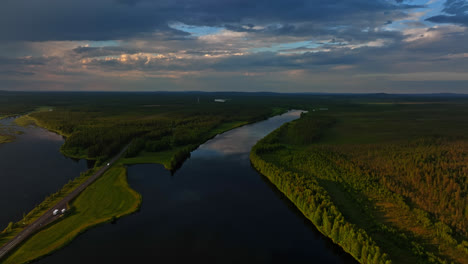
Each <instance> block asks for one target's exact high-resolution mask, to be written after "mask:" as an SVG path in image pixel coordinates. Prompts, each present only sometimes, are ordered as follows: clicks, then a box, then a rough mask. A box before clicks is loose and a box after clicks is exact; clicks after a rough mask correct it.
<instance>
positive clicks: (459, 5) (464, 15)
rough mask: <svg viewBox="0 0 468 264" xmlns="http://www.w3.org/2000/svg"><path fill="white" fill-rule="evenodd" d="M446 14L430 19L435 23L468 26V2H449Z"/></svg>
mask: <svg viewBox="0 0 468 264" xmlns="http://www.w3.org/2000/svg"><path fill="white" fill-rule="evenodd" d="M443 12H444V13H445V14H442V15H437V16H433V17H430V18H428V19H427V20H428V21H430V22H434V23H452V24H461V25H465V26H468V2H467V1H466V0H447V1H446V2H445V4H444V9H443Z"/></svg>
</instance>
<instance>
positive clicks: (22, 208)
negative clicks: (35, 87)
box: [0, 118, 88, 230]
mask: <svg viewBox="0 0 468 264" xmlns="http://www.w3.org/2000/svg"><path fill="white" fill-rule="evenodd" d="M14 119H15V118H6V119H1V120H0V125H2V126H3V127H6V128H8V129H10V130H11V131H21V132H22V133H23V134H21V135H15V137H16V139H15V141H13V142H9V143H4V144H0V208H1V213H0V229H1V230H3V229H4V228H5V227H6V226H7V225H8V223H9V222H10V221H18V220H20V219H21V218H22V217H23V213H28V212H29V211H31V210H32V209H33V208H34V207H35V206H36V205H37V204H39V203H40V202H42V201H43V200H44V198H45V197H46V196H48V195H50V194H52V193H55V192H56V191H58V190H59V189H60V188H61V187H62V186H63V185H64V184H66V183H67V182H68V181H69V180H70V179H73V178H75V177H77V176H79V175H80V172H83V171H85V170H86V169H87V168H88V166H87V162H86V160H80V161H76V160H73V159H69V158H66V157H64V156H63V155H62V154H61V153H60V146H61V145H62V144H63V143H64V139H63V137H62V136H60V135H57V134H55V133H52V132H49V131H47V130H46V129H43V128H39V127H32V126H30V127H26V128H24V127H20V126H17V125H15V123H14Z"/></svg>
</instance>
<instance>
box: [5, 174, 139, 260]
mask: <svg viewBox="0 0 468 264" xmlns="http://www.w3.org/2000/svg"><path fill="white" fill-rule="evenodd" d="M126 177H127V175H126V169H125V167H123V166H121V165H116V166H114V167H112V168H110V169H109V170H108V171H107V172H106V173H105V174H104V175H103V176H102V177H101V178H99V179H98V180H97V181H96V182H95V183H93V185H92V186H90V188H87V189H86V190H85V191H83V193H81V194H80V195H79V196H78V197H77V198H76V199H75V200H74V201H73V202H72V203H71V204H70V209H69V212H68V213H67V215H66V216H65V217H64V219H62V220H61V221H59V222H57V223H55V224H53V225H51V226H50V227H48V228H46V229H44V230H42V231H40V232H39V233H37V234H36V235H34V236H33V237H31V238H30V239H28V240H27V241H26V242H25V243H24V244H23V245H21V246H20V247H19V248H18V249H17V250H16V251H15V252H14V253H13V254H11V255H10V256H9V257H8V258H7V259H6V260H5V261H4V263H5V264H10V263H11V264H13V263H14V264H18V263H26V262H28V261H31V260H33V259H37V258H39V257H41V256H44V255H47V254H50V253H52V252H54V251H56V250H57V249H59V248H61V247H63V246H65V245H66V244H68V243H69V242H71V241H72V240H73V238H75V237H76V236H77V235H79V234H80V233H82V232H84V231H85V230H87V229H89V228H91V227H93V226H95V225H97V224H100V223H105V222H109V221H111V220H113V219H116V218H119V217H122V216H124V215H127V214H131V213H133V212H135V211H136V210H138V208H139V206H140V204H141V196H140V195H139V194H138V193H137V192H135V191H134V190H132V189H131V188H130V187H129V185H128V183H127V179H126Z"/></svg>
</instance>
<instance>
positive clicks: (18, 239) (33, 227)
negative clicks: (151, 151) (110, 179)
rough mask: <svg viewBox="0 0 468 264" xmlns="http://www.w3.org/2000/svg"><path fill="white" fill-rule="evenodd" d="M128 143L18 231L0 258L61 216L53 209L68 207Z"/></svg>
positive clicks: (114, 159) (116, 158) (121, 153)
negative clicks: (53, 204)
mask: <svg viewBox="0 0 468 264" xmlns="http://www.w3.org/2000/svg"><path fill="white" fill-rule="evenodd" d="M127 148H128V145H127V146H125V147H124V148H123V149H122V150H121V151H120V152H119V154H117V155H116V156H115V157H114V158H112V159H111V160H110V161H108V163H109V166H106V165H104V166H103V167H102V168H101V169H99V170H98V171H97V172H96V173H94V174H93V175H92V176H90V177H89V178H88V179H87V180H86V181H85V182H84V183H82V184H81V185H80V186H78V187H77V188H76V189H75V190H73V191H72V192H71V193H70V194H68V195H67V196H66V197H64V198H63V199H62V200H61V201H60V202H58V203H57V204H56V205H55V206H53V207H52V208H50V209H49V210H48V211H47V212H45V213H44V214H43V215H42V216H40V217H39V218H38V219H36V220H35V221H34V222H32V223H31V224H29V225H28V226H27V227H25V228H24V229H23V231H21V232H20V233H18V234H17V235H16V236H15V237H14V238H13V239H11V240H10V241H8V242H7V243H6V244H5V245H3V246H2V247H0V260H1V259H2V258H3V257H5V256H6V255H8V253H10V252H11V251H12V250H13V249H14V248H15V247H16V246H18V245H19V244H21V243H22V242H23V241H25V240H26V239H28V238H29V237H30V236H31V235H33V234H34V233H36V232H37V231H39V230H40V229H41V228H42V227H44V226H47V225H48V224H50V223H52V222H53V221H55V220H57V219H58V218H59V217H60V214H58V215H55V216H54V215H53V211H54V210H55V209H59V210H62V209H63V208H67V204H68V203H69V202H70V201H72V200H73V199H75V198H76V197H77V196H78V195H79V194H80V193H81V192H82V191H83V190H84V189H86V187H88V186H89V185H90V184H91V183H93V182H94V181H95V180H96V179H97V178H99V177H100V176H101V175H102V174H104V172H105V171H106V170H107V169H108V168H110V167H111V166H112V165H113V164H114V163H115V162H116V161H117V160H118V159H119V158H120V157H121V156H122V155H123V153H124V152H125V150H127Z"/></svg>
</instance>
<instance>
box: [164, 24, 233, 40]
mask: <svg viewBox="0 0 468 264" xmlns="http://www.w3.org/2000/svg"><path fill="white" fill-rule="evenodd" d="M169 27H171V28H174V29H177V30H180V31H184V32H187V33H190V35H191V36H193V37H200V36H206V35H214V34H217V33H219V32H220V31H221V30H223V29H224V28H223V27H207V26H193V25H186V24H184V23H180V22H176V23H171V24H169Z"/></svg>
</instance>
